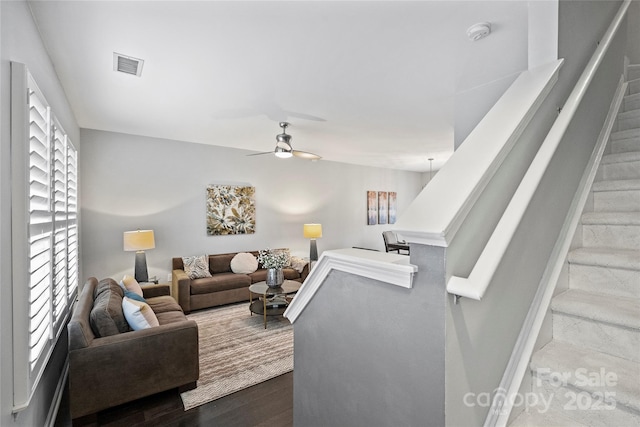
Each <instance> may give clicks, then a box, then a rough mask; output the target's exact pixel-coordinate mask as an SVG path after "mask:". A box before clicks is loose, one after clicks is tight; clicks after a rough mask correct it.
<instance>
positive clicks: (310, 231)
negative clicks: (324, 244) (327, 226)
mask: <svg viewBox="0 0 640 427" xmlns="http://www.w3.org/2000/svg"><path fill="white" fill-rule="evenodd" d="M304 237H306V238H307V239H311V248H310V251H309V261H317V260H318V246H317V245H316V239H317V238H320V237H322V224H305V225H304Z"/></svg>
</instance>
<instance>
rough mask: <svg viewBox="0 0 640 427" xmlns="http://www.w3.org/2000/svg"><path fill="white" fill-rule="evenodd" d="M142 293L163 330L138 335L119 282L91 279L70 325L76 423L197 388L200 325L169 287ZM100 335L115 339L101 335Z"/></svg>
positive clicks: (157, 328)
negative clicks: (150, 398) (137, 402)
mask: <svg viewBox="0 0 640 427" xmlns="http://www.w3.org/2000/svg"><path fill="white" fill-rule="evenodd" d="M142 290H143V294H144V298H145V299H146V301H147V303H148V304H149V306H150V307H151V309H152V310H153V312H154V313H155V315H156V317H157V319H158V323H159V324H160V326H155V327H151V328H149V329H143V330H138V331H132V330H130V327H129V325H128V323H127V321H126V319H125V318H124V315H123V312H122V299H123V296H124V291H123V289H122V288H121V287H120V286H119V285H118V284H117V283H116V282H115V281H114V280H112V279H104V280H101V281H100V282H99V283H98V280H97V279H96V278H94V277H91V278H90V279H88V280H87V282H86V283H85V285H84V287H83V288H82V291H81V293H80V296H79V298H78V302H77V305H76V307H75V309H74V312H73V315H72V317H71V320H70V322H69V325H68V334H69V405H70V410H71V418H72V419H77V418H80V417H86V416H87V415H91V414H95V413H96V412H98V411H100V410H103V409H106V408H109V407H113V406H116V405H120V404H122V403H125V402H129V401H132V400H135V399H139V398H141V397H144V396H149V395H151V394H154V393H158V392H161V391H165V390H169V389H172V388H176V387H177V388H180V389H182V390H189V389H192V388H194V387H195V386H196V381H197V380H198V376H199V361H198V325H197V324H196V322H195V321H193V320H188V319H187V317H186V316H185V315H184V313H183V312H182V310H181V309H180V306H179V305H178V304H177V303H176V302H175V300H174V299H173V298H172V297H170V296H169V292H170V288H169V286H168V285H147V286H142ZM96 297H97V300H96V304H95V305H96V309H95V310H94V312H93V314H92V310H93V309H94V298H96ZM105 301H106V302H105ZM92 319H93V320H92ZM97 322H100V326H97V325H96V324H97ZM109 328H111V329H112V330H111V331H109V332H106V333H105V331H107V330H108V329H109ZM94 330H95V332H94ZM119 331H120V332H119ZM100 332H102V333H105V335H107V334H110V335H107V336H101V337H98V336H97V334H99V333H100ZM94 416H95V415H94Z"/></svg>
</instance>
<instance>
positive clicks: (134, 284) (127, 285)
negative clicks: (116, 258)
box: [120, 274, 143, 296]
mask: <svg viewBox="0 0 640 427" xmlns="http://www.w3.org/2000/svg"><path fill="white" fill-rule="evenodd" d="M120 286H121V287H122V289H126V290H127V291H131V292H133V293H135V294H138V295H139V296H143V295H142V288H141V287H140V284H139V283H138V281H137V280H136V279H135V278H134V277H133V276H129V275H128V274H127V275H125V276H124V277H123V278H122V280H121V281H120Z"/></svg>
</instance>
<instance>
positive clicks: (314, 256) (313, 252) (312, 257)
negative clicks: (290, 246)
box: [309, 239, 318, 261]
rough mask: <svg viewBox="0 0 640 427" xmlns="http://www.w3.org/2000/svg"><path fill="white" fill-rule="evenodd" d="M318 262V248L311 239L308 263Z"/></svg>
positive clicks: (314, 240)
mask: <svg viewBox="0 0 640 427" xmlns="http://www.w3.org/2000/svg"><path fill="white" fill-rule="evenodd" d="M317 260H318V246H317V245H316V239H311V249H310V250H309V261H317Z"/></svg>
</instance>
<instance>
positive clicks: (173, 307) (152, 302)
mask: <svg viewBox="0 0 640 427" xmlns="http://www.w3.org/2000/svg"><path fill="white" fill-rule="evenodd" d="M147 304H149V306H150V307H151V309H152V310H153V312H154V313H155V314H156V316H157V315H159V314H160V313H167V312H169V311H179V312H180V313H182V308H181V307H180V305H179V304H178V303H177V302H176V300H174V299H173V297H170V296H168V295H163V296H159V297H153V298H149V299H148V300H147Z"/></svg>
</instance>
